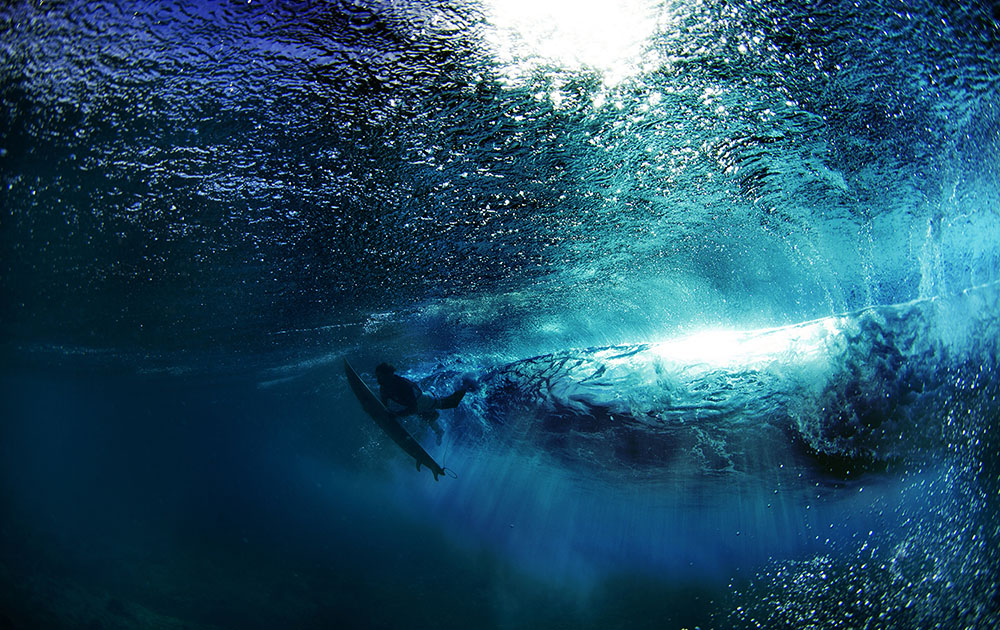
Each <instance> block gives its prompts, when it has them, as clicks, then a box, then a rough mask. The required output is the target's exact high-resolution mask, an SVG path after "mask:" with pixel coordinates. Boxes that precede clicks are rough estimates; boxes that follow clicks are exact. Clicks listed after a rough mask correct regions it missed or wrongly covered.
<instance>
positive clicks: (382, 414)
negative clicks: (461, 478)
mask: <svg viewBox="0 0 1000 630" xmlns="http://www.w3.org/2000/svg"><path fill="white" fill-rule="evenodd" d="M344 373H345V374H347V384H348V385H350V386H351V391H352V392H354V395H355V396H356V397H357V399H358V402H360V403H361V408H362V409H364V410H365V413H367V414H368V415H369V416H371V419H372V420H374V421H375V424H377V425H378V426H379V428H381V429H382V431H384V432H385V434H386V435H388V436H389V438H391V439H392V441H393V442H395V443H396V444H398V445H399V447H400V448H401V449H403V450H404V451H406V454H407V455H409V456H410V457H412V458H413V459H414V461H416V462H417V470H420V467H421V466H427V468H429V469H430V471H431V472H432V473H433V474H434V481H437V480H438V475H443V474H445V471H444V468H442V467H441V466H439V465H438V463H437V462H436V461H434V458H433V457H431V456H430V455H428V454H427V451H425V450H424V447H422V446H420V443H419V442H417V441H416V440H415V439H413V436H412V435H410V432H409V431H407V430H406V428H405V427H404V426H403V425H402V424H400V423H399V420H398V419H397V418H396V416H395V415H394V414H393V413H392V412H391V411H389V410H388V409H386V408H385V405H383V404H382V401H381V400H379V399H378V396H376V395H375V394H374V393H373V392H372V390H370V389H369V388H368V386H367V385H365V382H364V381H363V380H361V377H360V376H358V373H357V372H355V371H354V368H353V367H351V364H350V363H348V362H347V359H344Z"/></svg>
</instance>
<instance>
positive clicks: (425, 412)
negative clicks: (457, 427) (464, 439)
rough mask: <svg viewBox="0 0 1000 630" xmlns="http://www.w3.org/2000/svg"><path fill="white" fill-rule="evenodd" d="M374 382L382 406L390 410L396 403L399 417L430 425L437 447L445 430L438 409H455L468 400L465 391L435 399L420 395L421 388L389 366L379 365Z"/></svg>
mask: <svg viewBox="0 0 1000 630" xmlns="http://www.w3.org/2000/svg"><path fill="white" fill-rule="evenodd" d="M375 378H376V379H378V387H379V397H380V398H381V399H382V404H383V405H385V406H386V408H387V409H388V408H389V401H392V402H394V403H395V404H396V405H395V406H396V407H397V408H398V409H399V410H398V411H396V410H393V412H394V413H395V415H397V416H408V415H411V414H414V413H415V414H417V415H419V416H420V419H421V420H423V421H424V422H426V423H427V424H429V425H430V427H431V429H433V430H434V434H435V435H436V436H437V442H438V444H440V443H441V438H442V437H443V436H444V429H442V428H441V425H439V424H438V422H437V419H438V416H439V415H440V414H439V413H438V412H437V410H438V409H454V408H455V407H457V406H458V403H459V402H461V400H462V397H463V396H465V388H462V389H459V390H458V391H456V392H455V393H454V394H451V395H450V396H445V397H444V398H435V397H434V396H431V395H429V394H425V393H424V392H423V391H421V389H420V386H419V385H417V384H416V383H414V382H413V381H411V380H409V379H406V378H403V377H402V376H400V375H398V374H396V368H395V367H393V366H391V365H389V364H388V363H379V364H378V366H377V367H376V368H375Z"/></svg>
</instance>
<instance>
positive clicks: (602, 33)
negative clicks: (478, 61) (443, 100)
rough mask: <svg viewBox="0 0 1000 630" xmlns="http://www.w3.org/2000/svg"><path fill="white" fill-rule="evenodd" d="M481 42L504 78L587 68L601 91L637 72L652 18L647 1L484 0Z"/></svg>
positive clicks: (516, 79) (520, 78) (513, 79)
mask: <svg viewBox="0 0 1000 630" xmlns="http://www.w3.org/2000/svg"><path fill="white" fill-rule="evenodd" d="M486 5H487V7H486V8H487V12H488V15H489V23H490V25H491V28H489V29H488V30H487V33H486V43H487V45H488V46H489V47H490V48H491V49H492V51H493V54H494V55H495V57H496V59H497V61H498V62H499V63H500V65H501V66H502V68H503V70H504V73H505V75H506V78H507V80H508V81H511V82H512V83H520V82H524V81H525V80H527V79H529V78H531V76H532V75H533V74H534V73H535V72H536V71H537V70H539V69H553V70H556V71H563V72H574V71H584V70H590V71H594V72H597V73H599V74H600V76H601V80H602V82H603V84H604V86H605V87H609V88H610V87H614V86H615V85H618V84H619V83H620V82H621V81H623V80H624V79H625V78H627V77H629V76H632V75H635V74H637V73H638V72H640V71H641V69H642V67H643V65H644V63H643V56H644V54H645V53H646V52H647V49H648V45H647V43H648V41H649V39H650V38H651V37H652V35H653V33H654V32H655V30H656V14H655V11H654V10H653V6H652V4H651V3H650V2H649V1H648V0H487V2H486Z"/></svg>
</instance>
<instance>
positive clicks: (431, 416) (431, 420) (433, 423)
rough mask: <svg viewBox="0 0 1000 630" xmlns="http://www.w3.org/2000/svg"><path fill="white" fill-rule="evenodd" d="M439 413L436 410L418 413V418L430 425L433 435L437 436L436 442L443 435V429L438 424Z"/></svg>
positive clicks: (439, 441) (438, 441) (439, 440)
mask: <svg viewBox="0 0 1000 630" xmlns="http://www.w3.org/2000/svg"><path fill="white" fill-rule="evenodd" d="M440 415H441V414H439V413H438V412H437V411H433V410H432V411H428V412H426V413H422V414H420V419H421V420H423V421H424V422H426V423H427V424H429V425H430V427H431V429H432V430H433V431H434V435H436V436H437V443H438V444H440V443H441V438H443V437H444V429H442V428H441V425H440V424H438V421H437V420H438V417H439V416H440Z"/></svg>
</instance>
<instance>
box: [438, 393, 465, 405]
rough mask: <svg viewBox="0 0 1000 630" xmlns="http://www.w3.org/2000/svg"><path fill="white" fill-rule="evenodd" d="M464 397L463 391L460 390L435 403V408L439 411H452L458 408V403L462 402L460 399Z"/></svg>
mask: <svg viewBox="0 0 1000 630" xmlns="http://www.w3.org/2000/svg"><path fill="white" fill-rule="evenodd" d="M464 396H465V389H464V388H463V389H460V390H458V391H457V392H455V393H454V394H452V395H451V396H445V397H444V398H441V399H439V400H438V401H437V403H438V404H437V406H438V408H439V409H454V408H455V407H457V406H458V403H460V402H462V398H463V397H464Z"/></svg>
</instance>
